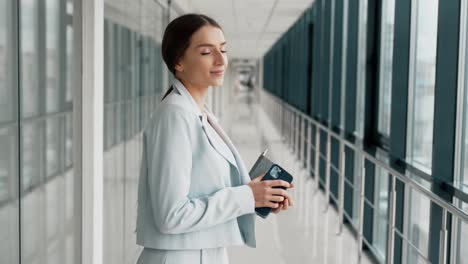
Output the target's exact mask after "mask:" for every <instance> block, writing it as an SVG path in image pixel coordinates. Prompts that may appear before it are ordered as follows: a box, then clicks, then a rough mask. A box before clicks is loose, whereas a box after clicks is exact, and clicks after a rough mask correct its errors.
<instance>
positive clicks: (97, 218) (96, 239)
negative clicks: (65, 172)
mask: <svg viewBox="0 0 468 264" xmlns="http://www.w3.org/2000/svg"><path fill="white" fill-rule="evenodd" d="M79 14H81V16H80V18H79V19H81V23H80V25H79V26H81V45H82V47H81V60H82V65H81V71H82V72H81V73H82V74H81V86H80V87H81V89H80V90H81V91H80V92H79V94H80V98H79V99H78V101H80V102H79V103H78V104H77V107H78V108H77V111H78V112H79V113H78V114H79V115H81V122H80V124H79V126H80V127H79V131H80V132H81V135H77V137H78V138H80V139H81V146H80V147H81V155H80V158H81V177H82V200H81V201H82V241H81V246H82V263H83V264H101V263H103V155H104V153H103V151H104V150H103V116H104V114H103V112H104V107H103V103H104V98H103V95H104V92H103V91H104V80H103V70H104V61H103V60H104V56H103V46H104V0H81V12H80V13H79Z"/></svg>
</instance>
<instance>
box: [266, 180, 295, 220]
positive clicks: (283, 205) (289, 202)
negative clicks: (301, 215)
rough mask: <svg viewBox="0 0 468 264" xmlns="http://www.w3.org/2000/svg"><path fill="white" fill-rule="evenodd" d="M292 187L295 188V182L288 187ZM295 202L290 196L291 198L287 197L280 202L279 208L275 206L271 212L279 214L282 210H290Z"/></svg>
mask: <svg viewBox="0 0 468 264" xmlns="http://www.w3.org/2000/svg"><path fill="white" fill-rule="evenodd" d="M290 188H294V184H292V183H291V186H289V188H288V189H290ZM293 203H294V202H293V199H292V197H291V196H290V198H289V199H285V200H284V201H283V202H281V203H279V206H278V207H277V208H274V209H273V210H272V211H271V212H272V213H274V214H277V213H279V212H281V210H288V209H289V206H292V205H293Z"/></svg>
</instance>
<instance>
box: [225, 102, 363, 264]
mask: <svg viewBox="0 0 468 264" xmlns="http://www.w3.org/2000/svg"><path fill="white" fill-rule="evenodd" d="M230 111H231V113H235V114H234V115H233V116H232V117H231V122H230V124H226V126H225V127H226V128H227V130H228V133H229V134H230V135H231V138H232V140H233V141H234V144H235V145H236V147H237V148H238V150H239V151H240V153H241V155H242V157H243V159H244V161H245V163H246V165H247V167H248V168H250V167H251V166H252V165H253V163H254V162H255V160H256V158H257V156H258V155H259V154H260V153H261V152H262V151H263V150H264V149H265V147H267V146H268V147H269V153H268V154H269V156H270V158H272V159H273V160H274V161H275V162H277V163H278V164H280V165H282V166H283V167H284V168H285V169H286V170H288V171H290V172H291V174H293V176H294V177H295V178H294V182H295V185H296V188H294V190H290V193H291V194H292V195H293V197H294V198H295V206H293V207H291V208H290V209H289V210H288V211H283V212H282V213H280V214H278V215H274V214H271V215H270V216H269V217H268V218H267V219H262V218H260V217H257V225H256V226H257V228H256V236H257V248H254V249H253V248H248V247H232V248H229V250H228V251H229V256H230V261H231V264H250V263H252V264H253V263H255V264H262V263H268V264H305V263H358V257H357V252H358V248H357V243H356V240H355V238H354V236H353V235H352V234H351V232H350V231H349V230H348V229H347V228H344V229H343V232H342V234H341V235H337V233H338V214H337V212H336V211H335V210H334V209H333V208H332V207H329V209H328V210H327V211H325V209H324V208H325V202H324V199H325V198H324V195H323V193H322V192H321V191H316V188H315V183H314V181H313V179H312V178H310V177H307V176H306V174H305V171H304V170H301V169H300V168H299V166H298V164H297V161H295V160H294V159H293V157H292V155H291V152H290V151H289V150H288V149H287V148H286V147H285V146H284V145H283V144H282V142H281V140H280V136H279V134H278V132H277V131H276V130H275V129H274V127H273V124H272V123H271V121H270V120H269V118H268V117H267V116H266V114H265V113H264V112H263V110H262V109H261V108H260V107H259V106H257V105H252V106H250V107H249V106H247V105H246V104H244V103H236V104H234V105H232V107H231V109H230ZM361 263H371V261H370V260H369V259H367V258H366V257H365V256H364V257H363V258H362V260H361Z"/></svg>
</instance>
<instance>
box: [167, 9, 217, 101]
mask: <svg viewBox="0 0 468 264" xmlns="http://www.w3.org/2000/svg"><path fill="white" fill-rule="evenodd" d="M207 25H209V26H213V27H217V28H219V29H221V30H222V28H221V26H220V25H219V24H218V23H217V22H216V21H215V20H214V19H212V18H210V17H208V16H205V15H202V14H186V15H182V16H180V17H178V18H176V19H174V20H172V21H171V22H170V23H169V24H168V25H167V27H166V30H165V31H164V36H163V39H162V45H161V53H162V57H163V60H164V62H165V63H166V66H167V68H168V69H169V70H170V71H171V72H172V74H173V75H174V77H175V75H176V71H175V66H176V64H177V63H178V62H179V60H180V58H182V56H183V55H184V53H185V51H186V50H187V48H188V47H189V46H190V38H191V37H192V35H193V34H194V33H195V32H196V31H197V30H199V29H200V28H201V27H203V26H207ZM171 91H172V87H171V88H170V89H169V90H168V91H167V92H166V94H165V95H164V96H163V98H162V99H161V101H162V100H164V98H166V96H167V95H168V94H169V93H170V92H171Z"/></svg>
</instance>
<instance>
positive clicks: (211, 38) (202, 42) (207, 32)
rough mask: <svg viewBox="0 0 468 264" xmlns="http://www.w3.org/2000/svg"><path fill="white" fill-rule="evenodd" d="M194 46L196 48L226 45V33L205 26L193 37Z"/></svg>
mask: <svg viewBox="0 0 468 264" xmlns="http://www.w3.org/2000/svg"><path fill="white" fill-rule="evenodd" d="M191 42H192V45H193V46H194V47H195V48H198V47H203V46H221V45H223V44H226V39H225V38H224V33H223V31H222V30H221V29H219V28H217V27H213V26H203V27H201V28H200V29H199V30H197V31H196V32H195V33H194V34H193V35H192V41H191Z"/></svg>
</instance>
